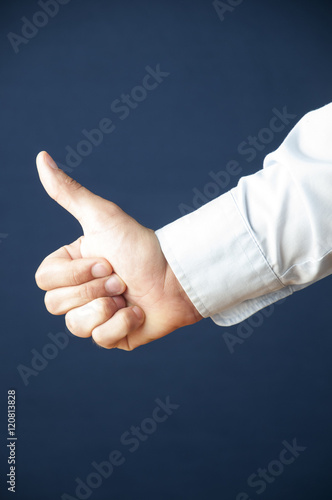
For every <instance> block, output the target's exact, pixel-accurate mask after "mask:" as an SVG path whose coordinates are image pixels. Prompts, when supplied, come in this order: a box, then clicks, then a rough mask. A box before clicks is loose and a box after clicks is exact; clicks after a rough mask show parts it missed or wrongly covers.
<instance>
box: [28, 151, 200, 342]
mask: <svg viewBox="0 0 332 500" xmlns="http://www.w3.org/2000/svg"><path fill="white" fill-rule="evenodd" d="M37 168H38V173H39V177H40V180H41V182H42V184H43V186H44V188H45V190H46V192H47V193H48V194H49V196H50V197H51V198H53V199H54V200H55V201H56V202H57V203H59V204H60V205H61V206H62V207H63V208H65V209H66V210H67V211H68V212H69V213H71V214H72V215H73V216H74V217H75V218H76V219H77V220H78V221H79V223H80V224H81V226H82V229H83V233H84V236H82V237H81V238H80V239H79V240H77V241H76V242H75V243H73V244H72V245H69V246H67V247H63V248H62V249H60V250H58V251H57V252H55V253H54V254H52V255H51V256H49V257H47V258H46V259H45V260H44V262H43V263H42V264H41V266H40V267H39V269H38V271H37V273H36V281H37V284H38V286H39V287H40V288H42V289H43V290H47V291H48V293H47V294H46V299H45V301H46V306H47V308H48V310H49V311H50V312H52V313H53V314H64V313H67V314H66V323H67V326H68V328H69V330H70V331H71V332H72V333H73V334H74V335H78V336H84V337H85V336H89V335H92V337H93V339H94V340H95V342H96V343H97V344H99V345H100V346H102V347H105V348H113V347H117V348H119V349H124V350H132V349H134V348H136V347H138V346H140V345H143V344H146V343H148V342H151V341H152V340H156V339H158V338H160V337H163V336H164V335H167V334H168V333H170V332H172V331H173V330H176V329H177V328H180V327H182V326H185V325H190V324H193V323H196V322H197V321H199V320H200V319H202V316H201V315H200V314H199V313H198V311H197V309H196V308H195V307H194V305H193V304H192V302H191V301H190V299H189V297H188V296H187V294H186V293H185V292H184V290H183V288H182V287H181V285H180V283H179V282H178V280H177V279H176V277H175V275H174V273H173V271H172V270H171V268H170V266H169V265H168V263H167V261H166V259H165V257H164V254H163V252H162V250H161V248H160V245H159V241H158V238H157V237H156V235H155V233H154V231H152V230H151V229H148V228H146V227H143V226H141V225H140V224H139V223H138V222H137V221H135V220H134V219H133V218H131V217H130V216H129V215H127V214H126V213H125V212H123V211H122V210H121V209H120V208H119V207H118V206H117V205H115V204H114V203H112V202H110V201H107V200H104V199H103V198H100V197H99V196H96V195H94V194H93V193H91V192H90V191H88V190H87V189H85V188H84V187H82V186H81V185H80V184H78V183H77V182H76V181H74V180H73V179H71V178H70V177H68V176H67V175H66V174H65V173H64V172H63V171H62V170H60V169H57V167H56V164H55V163H54V161H53V160H52V158H51V157H50V156H49V155H48V154H47V153H46V152H41V153H39V155H38V157H37ZM61 259H62V260H61ZM82 259H87V260H82ZM96 263H101V264H102V263H103V264H104V265H105V266H106V268H107V269H105V270H104V271H105V272H104V273H103V276H109V275H110V274H111V272H112V268H113V270H114V273H116V274H113V275H112V276H113V277H114V276H115V279H116V278H118V279H119V282H120V285H121V286H119V291H118V292H117V293H122V292H124V293H123V295H122V296H123V298H122V297H115V298H114V297H113V298H111V297H110V295H116V293H114V291H113V292H112V291H110V293H106V292H105V282H106V280H105V278H98V279H95V280H94V279H93V278H94V275H93V274H92V270H91V269H92V266H93V265H94V264H96ZM110 264H111V266H112V267H111V266H110ZM107 266H108V267H107ZM121 280H122V281H121ZM68 285H71V286H68ZM121 287H122V288H121ZM125 287H126V289H125ZM124 290H125V291H124ZM123 299H124V300H123ZM84 304H85V305H84ZM87 318H89V319H88V320H87Z"/></svg>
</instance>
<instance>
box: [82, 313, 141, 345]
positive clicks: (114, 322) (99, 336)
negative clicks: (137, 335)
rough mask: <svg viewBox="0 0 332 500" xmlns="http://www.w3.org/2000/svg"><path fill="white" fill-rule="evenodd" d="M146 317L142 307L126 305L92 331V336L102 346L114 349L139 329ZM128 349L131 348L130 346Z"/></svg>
mask: <svg viewBox="0 0 332 500" xmlns="http://www.w3.org/2000/svg"><path fill="white" fill-rule="evenodd" d="M144 319H145V316H144V312H143V311H142V309H141V308H140V307H137V306H133V307H125V308H123V309H120V310H119V311H117V312H116V313H115V314H114V316H113V317H112V318H111V319H110V320H108V321H106V322H105V323H103V324H101V325H99V326H97V327H96V328H95V329H94V330H93V331H92V338H93V340H94V341H95V342H96V344H98V345H100V346H101V347H104V348H105V349H112V348H114V347H117V344H118V343H119V342H121V340H122V339H125V338H126V337H127V335H129V333H131V332H134V331H135V330H137V329H138V328H139V327H140V326H141V325H142V324H143V323H144ZM127 350H131V349H130V346H128V349H127Z"/></svg>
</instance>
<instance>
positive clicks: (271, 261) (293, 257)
mask: <svg viewBox="0 0 332 500" xmlns="http://www.w3.org/2000/svg"><path fill="white" fill-rule="evenodd" d="M156 234H157V237H158V239H159V242H160V245H161V248H162V250H163V252H164V254H165V257H166V259H167V261H168V263H169V264H170V266H171V268H172V270H173V271H174V273H175V275H176V277H177V278H178V280H179V281H180V283H181V285H182V287H183V288H184V290H185V291H186V293H187V294H188V296H189V298H190V299H191V301H192V302H193V304H194V305H195V307H196V308H197V310H198V311H199V312H200V314H201V315H202V316H204V317H208V316H211V317H212V319H213V320H214V321H215V323H217V324H218V325H221V326H229V325H233V324H235V323H239V322H241V321H243V320H244V319H246V318H247V317H249V316H251V315H252V314H254V313H255V312H257V311H258V310H260V309H262V308H264V307H266V306H268V305H269V304H271V303H273V302H276V301H278V300H280V299H282V298H284V297H286V296H288V295H290V294H291V293H293V292H294V291H296V290H299V289H301V288H304V287H306V286H308V285H310V284H312V283H313V282H315V281H318V280H320V279H322V278H324V277H325V276H328V275H329V274H332V103H331V104H328V105H327V106H324V107H323V108H321V109H319V110H316V111H312V112H310V113H308V114H307V115H305V116H304V117H303V118H302V119H301V120H300V121H299V123H298V124H297V125H296V126H295V127H294V128H293V130H292V131H291V132H290V134H289V135H288V136H287V137H286V139H285V141H284V142H283V143H282V145H281V146H280V147H279V148H278V149H277V150H276V151H275V152H273V153H271V154H269V155H268V156H267V157H266V158H265V161H264V165H263V169H262V170H260V171H258V172H257V173H255V174H254V175H250V176H247V177H243V178H242V179H240V181H239V183H238V185H237V187H236V188H234V189H232V190H231V191H229V192H227V193H226V194H224V195H222V196H220V197H219V198H216V199H215V200H213V201H211V202H210V203H207V204H206V205H204V206H203V207H201V208H200V209H198V210H196V211H195V212H193V213H190V214H188V215H186V216H184V217H182V218H180V219H178V220H176V221H175V222H173V223H171V224H168V225H167V226H165V227H164V228H162V229H159V230H158V231H156Z"/></svg>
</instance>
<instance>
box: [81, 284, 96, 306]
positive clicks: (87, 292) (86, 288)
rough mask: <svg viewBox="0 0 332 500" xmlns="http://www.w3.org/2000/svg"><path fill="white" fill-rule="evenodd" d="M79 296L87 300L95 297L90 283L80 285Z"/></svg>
mask: <svg viewBox="0 0 332 500" xmlns="http://www.w3.org/2000/svg"><path fill="white" fill-rule="evenodd" d="M80 296H81V299H83V300H86V301H88V302H90V301H92V300H94V299H95V298H96V297H95V292H94V288H93V286H92V285H91V284H90V283H84V284H83V285H81V287H80Z"/></svg>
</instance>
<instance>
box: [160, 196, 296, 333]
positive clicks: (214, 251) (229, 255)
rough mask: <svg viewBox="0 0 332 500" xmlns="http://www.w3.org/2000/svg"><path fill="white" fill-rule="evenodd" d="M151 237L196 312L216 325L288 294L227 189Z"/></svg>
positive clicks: (233, 320)
mask: <svg viewBox="0 0 332 500" xmlns="http://www.w3.org/2000/svg"><path fill="white" fill-rule="evenodd" d="M156 235H157V237H158V240H159V243H160V245H161V248H162V251H163V253H164V255H165V257H166V259H167V261H168V263H169V265H170V266H171V268H172V270H173V272H174V274H175V276H176V277H177V279H178V280H179V282H180V284H181V286H182V287H183V289H184V290H185V292H186V293H187V295H188V297H189V298H190V300H191V301H192V303H193V304H194V306H195V307H196V309H197V310H198V312H199V313H200V314H201V315H202V316H203V317H208V316H211V317H212V319H213V321H215V323H217V324H218V325H221V326H230V325H232V324H235V323H239V322H241V321H243V320H244V319H246V318H247V317H249V316H251V315H252V314H254V313H255V312H257V311H258V310H260V309H262V308H263V307H266V306H268V305H269V304H271V303H273V302H276V301H277V300H280V299H282V298H284V297H286V296H288V295H290V294H291V293H292V289H291V287H285V286H284V285H283V283H282V282H281V281H280V280H279V278H278V277H277V276H276V274H275V273H274V272H273V270H272V269H271V267H270V265H269V263H268V262H267V260H266V258H265V257H264V255H263V253H262V251H261V249H260V247H259V245H258V244H257V242H256V240H255V237H254V235H253V234H252V232H251V231H250V228H248V226H247V224H246V222H245V220H244V219H243V217H242V215H241V213H240V211H239V209H238V207H237V204H236V202H235V199H234V198H233V195H232V191H229V192H227V193H225V194H224V195H222V196H220V197H219V198H217V199H215V200H213V201H211V202H210V203H207V204H206V205H204V206H203V207H201V208H200V209H198V210H196V211H195V212H192V213H190V214H188V215H186V216H184V217H182V218H180V219H178V220H176V221H175V222H172V223H171V224H168V225H167V226H165V227H163V228H162V229H159V230H158V231H156Z"/></svg>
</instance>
